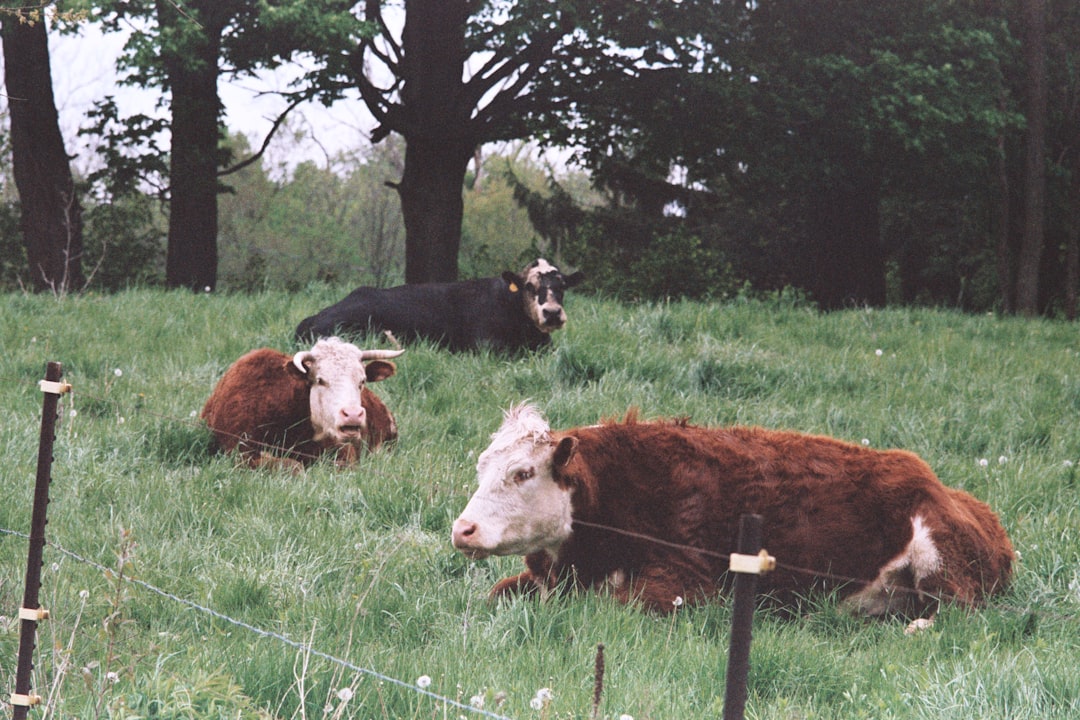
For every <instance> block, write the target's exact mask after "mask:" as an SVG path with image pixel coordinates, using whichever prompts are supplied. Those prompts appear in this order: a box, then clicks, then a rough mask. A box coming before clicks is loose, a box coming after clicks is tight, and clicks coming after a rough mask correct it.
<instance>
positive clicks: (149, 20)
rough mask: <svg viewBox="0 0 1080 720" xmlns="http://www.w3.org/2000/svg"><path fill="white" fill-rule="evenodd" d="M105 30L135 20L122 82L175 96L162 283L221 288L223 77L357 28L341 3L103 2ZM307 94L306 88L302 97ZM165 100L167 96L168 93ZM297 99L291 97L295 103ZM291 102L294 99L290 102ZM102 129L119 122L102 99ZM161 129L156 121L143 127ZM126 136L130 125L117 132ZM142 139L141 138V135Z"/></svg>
mask: <svg viewBox="0 0 1080 720" xmlns="http://www.w3.org/2000/svg"><path fill="white" fill-rule="evenodd" d="M94 4H95V5H96V11H97V17H98V18H99V19H100V20H101V21H102V22H103V23H104V24H105V26H106V27H108V28H112V29H117V28H118V27H119V26H120V25H121V24H122V23H123V24H125V25H126V24H129V23H130V24H133V25H134V26H135V27H136V28H138V30H137V31H136V32H134V33H133V34H132V36H131V39H130V40H129V42H128V44H127V46H126V54H125V57H124V58H123V59H122V66H123V68H124V69H126V70H128V71H129V75H128V76H127V77H126V78H125V82H127V83H129V84H135V85H141V86H143V87H158V88H161V89H162V90H164V91H167V92H168V93H169V98H168V105H169V107H170V109H171V121H170V122H169V131H170V133H171V150H170V153H169V161H170V164H169V170H168V176H169V180H168V186H169V196H170V202H169V234H168V250H167V257H166V284H167V285H168V286H169V287H186V288H191V289H193V290H203V289H206V288H208V289H213V288H214V287H216V285H217V262H218V258H217V232H218V214H217V194H218V192H219V191H220V189H221V187H220V186H219V183H218V180H217V178H218V175H219V170H220V171H222V172H224V170H222V169H223V166H224V164H225V162H226V160H227V154H226V153H224V152H222V150H221V149H220V147H219V145H220V143H221V141H222V139H223V138H222V133H221V128H220V122H219V121H220V115H221V100H220V98H219V97H218V93H217V83H218V81H219V79H220V78H221V77H222V75H227V76H240V75H244V74H247V73H253V72H256V71H257V70H258V69H260V68H272V67H275V66H276V65H278V64H280V63H281V62H283V61H284V60H286V59H288V58H290V57H291V56H292V55H294V54H295V53H297V52H300V51H303V50H311V49H313V48H318V47H322V46H323V45H326V44H329V45H331V46H341V45H342V44H343V43H344V42H345V38H346V37H350V36H351V34H352V33H353V32H354V30H355V27H356V21H355V19H354V18H353V17H352V16H351V15H350V14H349V12H348V9H349V7H350V6H351V5H352V3H351V2H345V1H343V0H318V1H312V0H278V1H277V2H272V3H271V2H258V1H256V0H188V1H187V2H184V3H177V2H174V0H135V1H129V0H101V2H97V3H94ZM303 97H304V95H303V93H302V92H301V96H300V99H302V98H303ZM163 102H165V100H164V98H163ZM297 102H299V99H297V100H294V101H293V105H295V104H296V103H297ZM290 107H292V106H290ZM101 111H102V113H103V114H102V118H103V122H102V123H99V125H101V126H104V125H105V124H107V121H109V120H111V119H114V117H113V116H112V115H110V113H109V111H108V105H107V104H106V105H103V106H102V110H101ZM138 129H146V130H149V131H153V130H156V129H157V126H156V125H154V124H152V123H150V124H147V125H146V126H145V127H144V128H138ZM120 132H121V133H122V134H125V135H126V136H127V137H128V138H131V137H132V133H130V132H128V129H127V128H125V129H124V130H121V131H120ZM143 139H145V138H143Z"/></svg>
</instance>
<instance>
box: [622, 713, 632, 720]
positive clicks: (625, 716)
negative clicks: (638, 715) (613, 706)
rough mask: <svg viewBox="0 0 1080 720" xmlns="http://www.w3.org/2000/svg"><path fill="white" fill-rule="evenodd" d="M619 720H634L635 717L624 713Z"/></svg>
mask: <svg viewBox="0 0 1080 720" xmlns="http://www.w3.org/2000/svg"><path fill="white" fill-rule="evenodd" d="M619 720H634V716H633V715H629V714H627V713H623V714H622V715H620V716H619Z"/></svg>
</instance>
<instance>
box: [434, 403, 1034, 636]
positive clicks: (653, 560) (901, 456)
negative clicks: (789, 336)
mask: <svg viewBox="0 0 1080 720" xmlns="http://www.w3.org/2000/svg"><path fill="white" fill-rule="evenodd" d="M477 473H478V479H479V488H478V489H477V491H476V492H475V494H474V495H473V496H472V498H471V499H470V500H469V503H468V505H467V506H466V507H465V509H464V510H463V511H462V513H461V516H460V517H459V518H458V519H457V520H456V521H455V522H454V526H453V535H452V540H453V544H454V547H456V548H457V549H459V550H460V551H461V552H463V553H465V554H466V555H467V556H469V557H471V558H484V557H487V556H489V555H510V554H520V555H524V556H525V563H526V567H527V570H526V571H525V572H524V573H522V574H520V575H518V576H516V577H511V578H506V579H504V580H502V581H500V582H499V583H498V584H496V585H495V587H494V588H493V589H492V596H493V597H495V596H499V595H502V594H506V593H514V592H537V591H539V592H540V593H541V594H546V593H547V592H549V591H551V590H553V589H555V588H556V587H559V586H561V587H564V588H572V587H580V588H587V589H595V590H601V591H606V592H610V593H611V594H612V595H614V596H615V597H616V598H618V599H620V600H622V601H624V602H634V601H639V602H641V603H642V604H643V605H644V606H646V607H647V608H650V609H653V610H659V611H670V610H672V609H674V608H675V607H676V606H677V604H679V603H680V601H679V600H677V598H682V600H683V601H685V602H690V603H692V602H695V601H701V600H704V599H707V598H709V597H711V596H713V595H715V594H716V593H717V592H719V591H720V590H721V589H722V588H723V587H724V584H725V583H726V582H727V577H726V575H727V574H726V571H727V569H728V561H727V554H728V553H731V552H733V551H734V550H735V548H736V543H737V539H738V538H737V535H738V524H739V516H740V515H741V514H744V513H757V514H760V515H762V516H763V519H764V527H763V534H764V543H763V544H764V546H765V547H766V548H767V550H768V551H769V553H770V554H772V555H773V556H775V557H776V558H777V561H778V564H779V565H778V569H777V570H776V571H774V572H772V573H769V574H767V575H764V576H762V578H761V581H760V583H761V584H760V585H759V587H761V589H762V590H763V591H764V592H768V593H770V594H771V595H772V596H773V598H774V599H775V600H777V601H778V602H781V603H784V604H787V605H789V606H791V605H794V604H795V603H797V601H798V599H799V598H802V597H805V596H806V594H807V593H808V592H810V591H815V590H826V591H829V590H835V591H836V592H837V593H838V595H839V596H840V597H841V598H843V603H844V604H845V605H846V606H848V607H850V608H851V609H853V610H855V611H856V612H860V613H864V614H867V615H883V614H887V613H888V614H892V613H897V614H901V615H904V616H908V617H919V616H925V615H932V613H933V612H934V611H935V609H936V606H937V603H938V601H939V600H942V601H948V602H954V603H958V604H961V605H968V606H973V605H978V604H980V603H982V602H983V601H984V600H985V599H986V598H987V597H988V596H989V595H991V594H992V593H995V592H997V591H1000V590H1002V589H1003V588H1004V587H1005V586H1006V585H1007V583H1008V581H1009V577H1010V574H1011V568H1012V562H1013V550H1012V546H1011V544H1010V542H1009V539H1008V537H1007V536H1006V534H1005V531H1004V530H1003V529H1002V526H1001V524H1000V523H999V521H998V519H997V517H996V516H995V515H994V513H993V512H992V511H991V510H990V508H989V507H987V506H986V505H985V504H984V503H982V502H980V501H978V500H976V499H975V498H973V497H972V496H970V495H968V494H966V493H964V492H962V491H959V490H954V489H950V488H948V487H945V486H944V485H943V484H942V483H941V482H940V481H939V480H938V479H937V477H936V476H935V475H934V473H933V472H932V471H931V470H930V468H929V467H928V466H927V465H926V463H925V462H923V461H922V460H921V459H919V458H918V457H917V456H916V455H914V454H912V453H909V452H904V451H897V450H892V451H878V450H872V449H869V448H865V447H862V446H859V445H853V444H850V443H845V442H841V441H839V440H835V439H832V438H827V437H818V436H811V435H804V434H799V433H794V432H781V431H773V430H765V429H761V428H751V427H731V428H705V427H698V426H694V425H691V424H689V423H688V422H686V421H684V420H674V421H662V422H639V421H638V420H637V419H636V417H635V414H634V413H630V414H628V415H627V418H626V420H625V421H623V422H621V423H615V422H605V423H603V424H601V425H597V426H592V427H582V428H576V429H571V430H565V431H559V432H553V431H552V430H551V428H550V427H549V425H548V423H547V421H546V420H545V419H544V418H543V417H542V416H541V415H540V413H539V412H538V411H537V410H536V409H535V408H534V407H532V406H529V405H523V406H519V407H516V408H514V409H512V410H510V411H509V412H507V413H506V416H505V420H504V422H503V424H502V427H501V428H500V429H499V430H498V432H496V433H495V434H494V435H493V436H492V442H491V445H490V446H489V447H488V448H487V449H486V450H485V451H484V452H483V453H482V454H481V455H480V458H479V462H478V464H477ZM697 550H701V552H698V551H697Z"/></svg>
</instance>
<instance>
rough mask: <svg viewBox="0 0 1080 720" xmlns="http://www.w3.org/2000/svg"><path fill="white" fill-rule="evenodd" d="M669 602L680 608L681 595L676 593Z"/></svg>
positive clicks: (681, 602)
mask: <svg viewBox="0 0 1080 720" xmlns="http://www.w3.org/2000/svg"><path fill="white" fill-rule="evenodd" d="M671 604H672V605H674V606H675V607H676V608H681V607H682V604H683V599H682V596H680V595H676V596H675V599H674V600H672V601H671Z"/></svg>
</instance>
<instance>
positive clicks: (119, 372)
mask: <svg viewBox="0 0 1080 720" xmlns="http://www.w3.org/2000/svg"><path fill="white" fill-rule="evenodd" d="M112 374H113V375H115V376H116V377H123V375H124V371H123V370H121V369H120V368H116V369H115V370H113V371H112Z"/></svg>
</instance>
